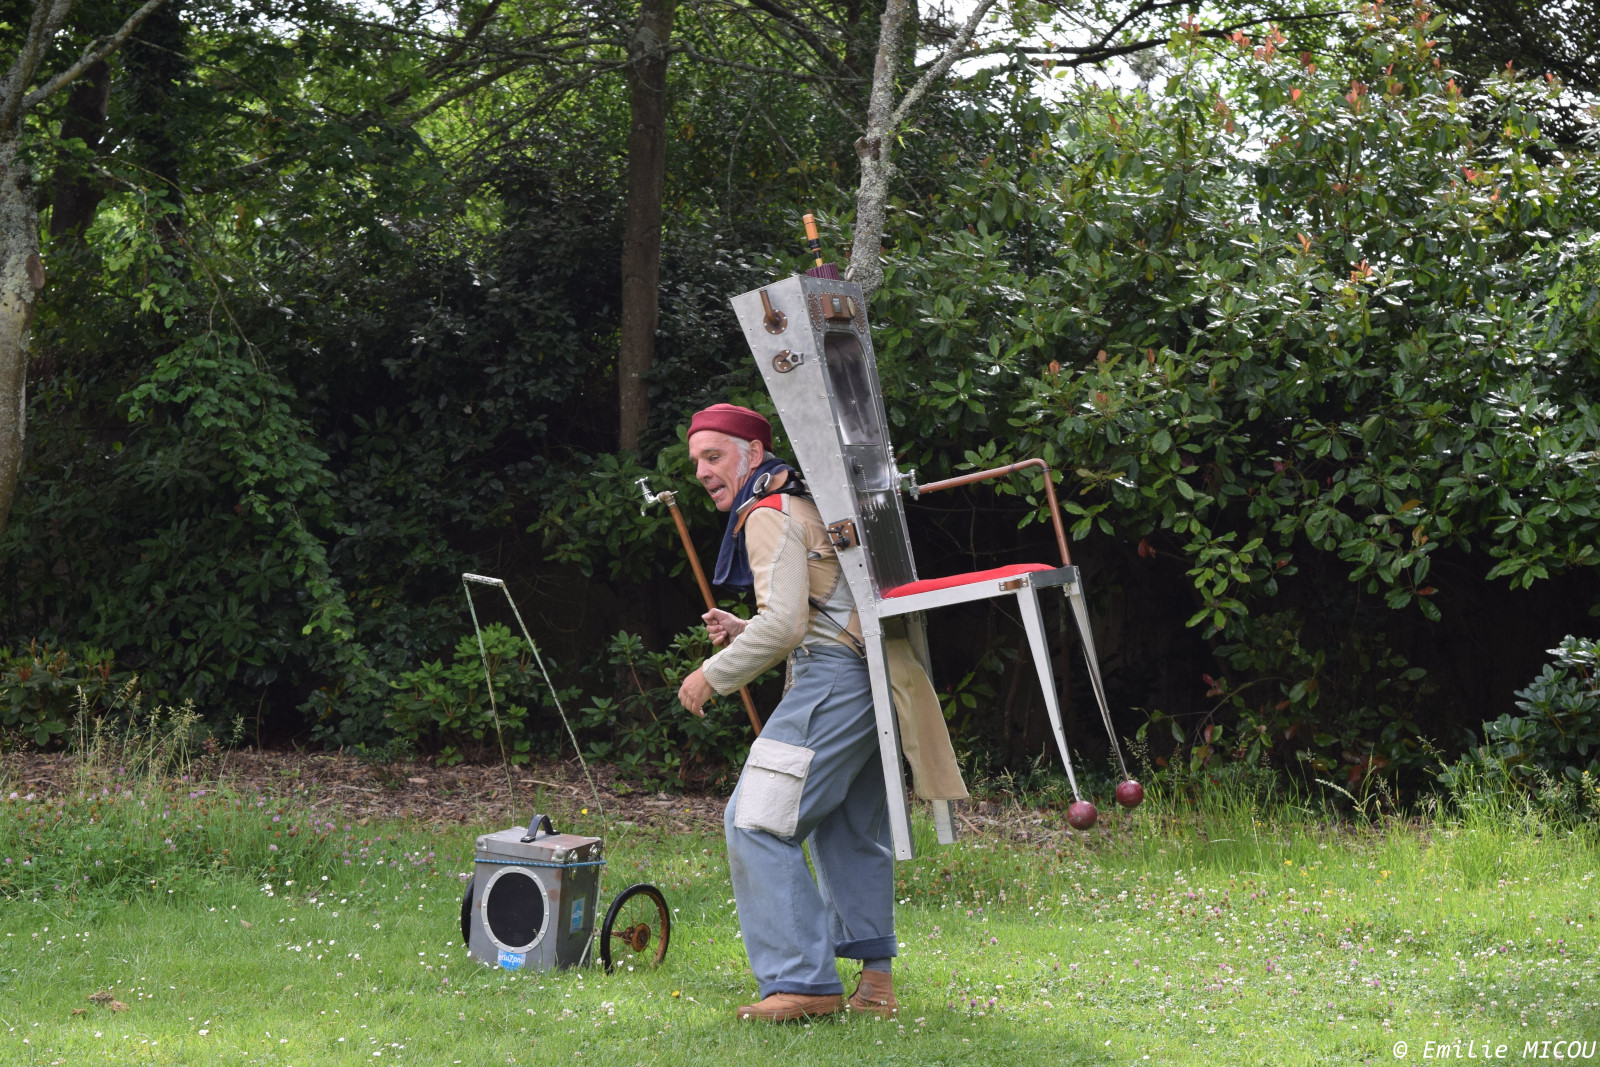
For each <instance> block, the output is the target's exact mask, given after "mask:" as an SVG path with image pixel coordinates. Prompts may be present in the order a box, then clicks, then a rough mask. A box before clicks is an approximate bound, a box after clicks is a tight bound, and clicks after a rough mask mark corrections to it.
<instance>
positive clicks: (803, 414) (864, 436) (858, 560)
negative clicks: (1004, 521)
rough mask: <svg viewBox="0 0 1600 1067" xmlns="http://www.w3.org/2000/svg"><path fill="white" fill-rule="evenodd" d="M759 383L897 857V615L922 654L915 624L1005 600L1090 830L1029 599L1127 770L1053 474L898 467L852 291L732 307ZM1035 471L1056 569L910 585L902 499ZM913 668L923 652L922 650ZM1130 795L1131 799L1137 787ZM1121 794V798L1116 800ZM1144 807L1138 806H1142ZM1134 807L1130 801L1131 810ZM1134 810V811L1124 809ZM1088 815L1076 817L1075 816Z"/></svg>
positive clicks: (1078, 811)
mask: <svg viewBox="0 0 1600 1067" xmlns="http://www.w3.org/2000/svg"><path fill="white" fill-rule="evenodd" d="M733 309H734V313H735V314H736V315H737V316H738V319H739V324H740V326H741V327H742V328H743V329H744V334H745V340H746V341H747V342H748V343H749V345H750V351H751V353H752V354H753V355H754V357H755V360H756V363H757V365H758V366H759V367H760V368H761V375H762V378H763V379H764V380H765V382H766V385H767V389H768V391H769V392H771V394H772V399H773V402H774V404H776V405H777V409H778V417H779V418H780V420H782V422H783V427H784V431H785V432H786V434H787V435H788V438H789V443H790V445H791V446H792V447H793V449H794V453H795V460H796V462H797V463H799V465H800V468H801V471H802V472H803V474H804V475H805V480H806V485H807V487H808V488H809V489H810V492H811V495H812V498H813V499H814V500H815V502H816V505H817V509H818V511H819V512H821V514H822V518H823V521H824V522H826V523H827V524H828V533H829V536H830V538H831V539H832V541H833V544H834V547H835V549H836V550H837V551H838V557H839V563H840V565H841V566H842V567H843V569H844V574H845V578H846V580H847V581H848V582H849V583H850V592H851V594H852V595H853V596H854V598H855V603H856V609H857V611H858V612H859V613H860V617H861V629H862V634H863V636H864V638H865V642H866V651H867V667H868V672H869V674H870V676H871V680H872V698H873V706H874V711H875V714H876V717H877V728H878V747H879V753H880V756H881V758H882V760H883V773H884V780H885V782H886V783H888V791H889V820H890V828H891V832H892V836H893V839H894V850H895V856H896V857H897V858H899V859H910V858H911V856H912V846H911V818H910V811H909V806H908V803H907V799H906V789H905V777H904V773H903V770H902V765H901V749H900V739H899V734H898V728H897V723H896V718H895V711H894V706H893V703H892V699H891V696H890V683H889V670H888V665H887V661H886V658H885V655H886V654H885V648H884V638H885V635H884V621H885V620H887V619H890V618H894V617H897V616H904V617H907V618H908V620H910V621H911V622H912V634H913V646H914V647H915V646H917V645H919V644H922V643H921V642H920V641H919V640H918V637H919V636H920V614H921V613H922V612H924V611H927V610H929V609H932V608H940V607H946V606H948V605H951V604H961V603H965V602H968V601H972V600H983V599H988V598H991V597H1002V596H1009V597H1015V598H1016V601H1017V607H1018V610H1019V611H1020V613H1021V615H1022V622H1023V627H1024V629H1025V631H1026V632H1027V637H1028V646H1029V649H1030V651H1031V652H1032V655H1033V661H1034V665H1035V667H1036V669H1037V671H1038V674H1039V684H1040V685H1041V687H1042V688H1043V690H1044V701H1045V708H1046V710H1047V711H1048V713H1049V716H1050V726H1051V729H1052V730H1053V731H1054V734H1055V739H1056V745H1057V747H1058V748H1059V749H1060V751H1061V760H1062V763H1063V764H1064V765H1065V767H1066V771H1067V780H1068V782H1069V784H1070V785H1071V787H1072V793H1073V797H1074V798H1075V799H1076V801H1077V803H1076V804H1074V805H1073V809H1074V810H1073V813H1072V814H1073V815H1075V816H1076V818H1075V819H1074V824H1075V825H1078V824H1086V825H1093V821H1094V816H1095V813H1094V808H1093V806H1092V805H1089V804H1088V803H1087V802H1086V801H1084V800H1083V797H1082V795H1081V793H1080V792H1079V790H1078V780H1077V775H1076V774H1075V773H1074V771H1073V767H1072V756H1071V753H1069V752H1068V750H1067V740H1066V735H1065V733H1064V732H1063V730H1062V724H1061V708H1060V704H1059V702H1058V701H1057V698H1056V688H1055V681H1054V678H1053V677H1052V675H1051V670H1050V653H1049V647H1048V644H1047V642H1046V640H1045V631H1044V619H1043V615H1042V613H1041V611H1040V608H1039V590H1041V589H1050V588H1060V589H1062V590H1064V591H1065V593H1066V596H1067V600H1068V602H1069V603H1070V604H1071V606H1072V613H1073V616H1074V618H1075V619H1076V620H1077V624H1078V631H1079V633H1080V634H1081V635H1082V639H1083V650H1084V656H1085V658H1086V659H1087V660H1088V665H1089V678H1090V682H1091V684H1092V686H1093V689H1094V695H1095V701H1096V703H1097V704H1098V705H1099V707H1100V714H1101V717H1102V718H1103V720H1104V722H1105V727H1106V730H1107V732H1108V734H1110V738H1111V748H1112V751H1113V752H1115V753H1116V755H1117V761H1118V764H1119V766H1121V767H1122V777H1123V779H1124V784H1129V779H1128V774H1127V768H1126V765H1125V764H1123V762H1122V752H1121V749H1120V747H1119V746H1118V744H1117V738H1116V734H1115V731H1114V730H1113V729H1112V726H1111V715H1110V711H1109V709H1108V707H1107V704H1106V696H1105V685H1104V683H1103V681H1102V679H1101V676H1100V668H1099V665H1098V660H1097V657H1096V655H1095V649H1094V637H1093V635H1092V634H1091V633H1090V630H1089V612H1088V606H1087V604H1086V602H1085V600H1084V594H1083V584H1082V582H1081V580H1080V579H1079V575H1078V569H1077V568H1076V567H1074V566H1073V565H1072V560H1071V556H1070V554H1069V552H1068V550H1067V538H1066V533H1065V531H1064V530H1063V529H1062V524H1061V515H1060V511H1059V509H1058V508H1057V506H1056V497H1055V486H1054V485H1053V483H1052V482H1051V477H1050V468H1049V467H1048V466H1047V465H1046V464H1045V463H1044V461H1043V460H1038V459H1033V460H1024V461H1023V462H1021V463H1013V464H1011V465H1009V466H1006V467H1000V468H996V469H994V470H988V471H979V472H975V473H972V474H967V475H963V476H961V477H956V478H950V479H947V480H945V481H940V482H934V483H932V484H929V485H922V486H919V485H917V484H916V473H915V471H912V472H910V473H908V474H902V473H901V472H900V471H899V469H898V468H897V467H896V465H895V458H894V450H893V448H892V447H891V445H890V443H889V435H888V423H887V420H886V419H885V417H884V408H883V398H882V395H881V393H880V390H879V385H878V370H877V362H876V360H875V358H874V356H873V349H872V337H871V334H870V332H869V331H868V328H867V317H866V302H865V300H863V298H862V293H861V288H860V287H859V286H858V285H856V284H854V283H852V282H848V281H843V280H840V279H837V278H817V277H810V276H796V277H791V278H787V279H784V280H783V281H780V282H775V283H773V284H771V285H767V286H763V287H762V288H760V289H755V290H752V291H750V292H748V293H744V294H743V295H741V296H736V297H734V298H733ZM1032 468H1038V469H1039V470H1040V472H1041V473H1042V474H1043V477H1044V488H1045V493H1046V496H1047V497H1048V499H1049V502H1050V517H1051V520H1052V522H1054V524H1055V535H1056V545H1057V548H1058V550H1059V551H1060V554H1061V565H1060V566H1054V565H1050V564H1042V563H1025V564H1017V565H1013V566H1009V567H999V568H995V569H993V570H986V571H977V572H973V573H969V574H957V575H952V576H950V577H946V578H929V579H919V578H918V577H917V569H916V562H915V559H914V557H913V555H912V551H911V540H910V537H909V535H908V534H907V531H906V520H905V513H904V511H903V510H902V508H901V501H900V494H901V493H902V492H905V493H907V494H908V495H910V496H911V498H912V499H916V498H917V497H919V496H921V495H922V494H925V493H931V492H937V491H939V490H942V489H951V488H954V487H956V486H959V485H968V484H971V483H973V482H978V481H983V480H986V479H990V478H998V477H1002V476H1004V475H1007V474H1011V473H1013V472H1016V471H1021V470H1028V469H1032ZM919 656H920V658H921V659H922V661H923V667H924V669H927V668H928V667H929V666H930V665H929V663H928V662H927V652H926V646H925V644H924V645H922V647H921V648H920V649H919ZM1135 788H1137V787H1135ZM1120 795H1121V787H1119V799H1120ZM1141 795H1142V793H1141ZM1134 803H1137V801H1134ZM1129 806H1132V805H1129ZM1085 809H1087V810H1085ZM934 824H935V827H936V828H937V830H938V836H939V840H940V842H941V843H945V844H948V843H950V842H952V841H954V840H955V827H954V823H953V821H952V818H951V811H950V806H949V802H948V801H934Z"/></svg>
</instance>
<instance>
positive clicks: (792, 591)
mask: <svg viewBox="0 0 1600 1067" xmlns="http://www.w3.org/2000/svg"><path fill="white" fill-rule="evenodd" d="M779 500H780V501H781V502H782V504H783V507H782V510H779V509H778V508H771V507H764V508H756V509H755V510H754V511H752V512H751V513H750V515H749V517H748V518H747V519H745V524H744V538H745V550H746V551H747V552H748V554H749V556H750V571H751V573H752V575H753V576H754V577H755V595H756V615H755V617H754V618H752V619H751V620H750V622H749V623H748V624H747V625H746V626H745V628H744V632H743V633H741V634H740V635H739V636H738V637H736V638H734V639H733V640H732V641H730V642H729V643H728V647H726V648H724V649H723V650H722V651H720V652H718V653H717V654H716V655H714V656H712V657H711V658H710V659H707V660H706V661H705V663H704V664H703V665H702V667H701V670H702V672H703V673H704V674H705V678H706V681H707V682H710V683H711V688H713V689H715V690H716V691H717V692H718V693H720V694H722V695H724V696H726V695H727V694H729V693H732V692H734V691H735V690H737V689H738V688H739V687H740V686H742V685H747V684H749V683H750V682H752V681H754V680H755V679H756V678H758V677H759V676H760V675H761V674H762V672H764V671H766V670H769V669H770V668H772V667H775V666H777V665H778V664H779V663H782V662H783V661H784V659H785V658H786V657H787V656H788V655H789V653H791V652H793V651H794V650H795V649H796V648H798V647H800V646H801V645H807V644H833V643H837V642H843V643H844V644H845V645H847V646H849V647H851V648H854V649H859V648H860V647H861V645H860V640H861V623H860V621H859V619H858V618H857V617H856V613H855V601H854V599H853V598H852V597H851V596H850V587H849V586H848V585H847V584H846V583H845V580H844V574H843V572H842V571H841V570H840V569H839V561H838V558H837V557H836V556H835V554H834V551H833V544H832V542H831V541H829V540H828V531H827V528H826V526H825V525H824V524H823V522H822V516H821V515H819V514H818V513H817V507H816V505H815V504H813V503H812V502H811V501H810V500H807V499H806V498H805V497H801V496H792V495H785V496H781V497H779Z"/></svg>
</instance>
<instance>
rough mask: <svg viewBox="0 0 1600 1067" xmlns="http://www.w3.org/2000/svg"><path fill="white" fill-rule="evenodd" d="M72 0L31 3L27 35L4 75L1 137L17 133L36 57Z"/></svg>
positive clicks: (37, 57)
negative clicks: (31, 15)
mask: <svg viewBox="0 0 1600 1067" xmlns="http://www.w3.org/2000/svg"><path fill="white" fill-rule="evenodd" d="M72 3H73V0H34V5H33V19H32V20H31V21H30V22H29V23H28V36H27V37H25V38H24V39H23V42H22V47H21V48H20V49H18V50H17V58H16V59H15V60H14V61H13V62H12V64H11V70H10V71H9V72H7V74H6V82H5V100H4V102H3V104H0V136H3V137H10V136H12V135H13V134H14V133H15V132H16V122H17V116H18V115H20V114H21V113H22V111H23V109H24V107H25V106H26V99H25V98H24V96H23V94H24V92H26V90H27V88H28V83H29V82H31V81H33V75H34V72H35V71H37V70H38V69H39V58H40V55H41V54H42V53H43V51H44V47H45V44H46V42H48V41H49V40H50V39H51V38H53V37H55V35H56V31H57V30H59V29H60V28H61V24H62V23H63V22H65V21H66V18H67V13H68V12H70V11H71V10H72Z"/></svg>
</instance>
